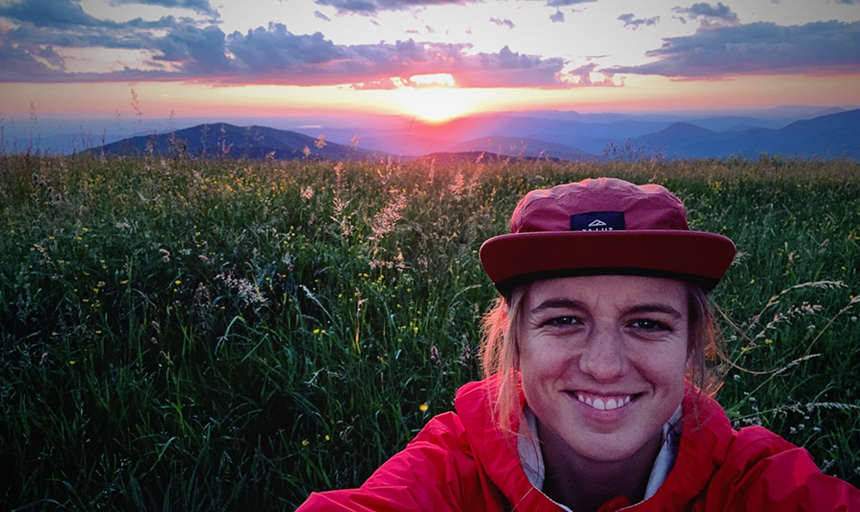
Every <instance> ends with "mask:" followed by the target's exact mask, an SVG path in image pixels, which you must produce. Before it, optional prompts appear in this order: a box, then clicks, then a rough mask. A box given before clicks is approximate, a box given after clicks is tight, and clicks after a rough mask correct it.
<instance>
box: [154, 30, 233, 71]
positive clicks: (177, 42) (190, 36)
mask: <svg viewBox="0 0 860 512" xmlns="http://www.w3.org/2000/svg"><path fill="white" fill-rule="evenodd" d="M157 48H158V50H160V51H161V55H158V56H156V57H155V58H154V60H163V61H171V62H174V63H176V64H178V65H180V66H181V67H182V69H184V71H185V72H187V73H190V74H210V73H216V72H225V71H230V70H231V68H232V65H231V63H230V61H229V60H228V59H227V56H226V54H225V49H226V46H225V36H224V32H222V31H221V29H220V28H218V27H216V26H214V25H212V26H208V27H206V28H203V29H200V28H197V27H194V26H189V25H185V26H178V27H175V28H174V29H172V30H170V31H169V32H168V33H167V35H166V36H165V37H163V38H160V39H159V40H158V42H157Z"/></svg>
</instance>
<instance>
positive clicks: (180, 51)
mask: <svg viewBox="0 0 860 512" xmlns="http://www.w3.org/2000/svg"><path fill="white" fill-rule="evenodd" d="M116 1H120V2H131V1H132V0H116ZM135 1H138V2H139V3H148V4H158V5H162V6H167V7H182V8H186V9H192V10H194V11H196V12H197V13H198V14H201V15H204V16H210V19H209V20H207V21H202V22H201V21H199V20H195V19H192V18H189V17H174V16H165V17H162V18H161V19H159V20H154V21H146V20H143V19H140V18H138V19H133V20H130V21H127V22H122V23H118V22H113V21H108V20H102V19H98V18H96V17H94V16H92V15H90V14H88V13H86V12H85V11H84V10H83V9H82V8H81V6H80V4H79V1H78V0H30V1H27V2H23V3H11V4H0V18H5V19H6V20H9V21H11V22H12V24H13V25H8V24H7V22H4V21H2V19H0V81H3V82H98V81H146V80H159V81H169V80H177V81H191V82H194V81H199V82H203V83H209V84H221V85H234V84H235V85H240V84H255V83H257V84H284V85H305V86H311V85H341V84H353V86H354V87H355V88H364V89H368V88H392V87H396V84H395V82H394V81H392V77H399V79H400V81H401V83H408V77H409V76H412V75H419V74H435V73H450V74H452V75H453V76H454V77H455V80H456V81H457V84H458V85H460V86H461V87H541V88H557V87H575V86H595V85H616V84H615V83H614V82H613V80H612V78H611V77H612V76H613V75H615V74H619V73H628V74H654V75H663V76H668V77H676V78H693V79H695V78H714V77H723V76H731V75H740V74H787V73H809V74H814V73H857V72H858V71H860V22H855V23H842V22H837V21H831V22H826V23H809V24H806V25H799V26H779V25H775V24H773V23H752V24H747V25H741V24H739V23H738V21H737V16H736V15H735V14H734V13H733V12H731V10H730V9H728V8H727V7H725V6H724V5H723V4H721V3H718V4H717V5H716V6H711V5H710V4H694V5H693V6H691V7H689V8H684V9H681V8H677V9H676V12H678V13H679V14H680V15H682V16H686V17H689V18H690V19H697V20H699V21H700V23H701V26H700V28H699V29H698V30H697V31H696V33H695V34H693V35H690V36H685V37H675V38H668V39H665V40H664V44H663V46H662V47H661V48H659V49H655V50H652V51H650V52H647V55H648V56H649V57H651V58H653V59H655V60H654V61H653V62H651V63H648V64H644V65H639V66H616V67H612V68H605V69H595V65H594V64H589V65H588V66H584V67H580V68H578V69H574V70H567V71H566V68H565V65H566V64H567V63H566V62H565V61H564V60H563V59H561V58H544V57H540V56H534V55H525V54H521V53H518V52H516V51H513V50H511V49H510V48H509V47H508V46H505V47H503V48H502V49H500V50H499V51H498V52H495V53H477V54H474V53H472V48H471V46H470V45H468V44H452V43H423V42H418V41H415V40H413V39H409V40H406V41H397V42H395V43H387V42H380V43H377V44H366V45H348V46H347V45H337V44H334V42H332V41H331V40H329V39H326V38H325V36H324V35H323V34H321V33H315V34H309V35H299V34H294V33H292V32H290V31H289V30H288V29H287V27H286V26H285V25H283V24H278V23H270V24H269V25H268V26H267V27H258V28H256V29H253V30H248V31H247V32H244V33H243V32H233V33H231V34H226V33H224V32H223V31H222V30H221V29H220V28H219V27H218V26H217V25H215V24H212V21H213V19H214V18H216V17H217V12H216V11H215V10H214V9H212V7H211V5H210V4H209V2H208V0H135ZM583 1H592V0H550V1H549V2H548V3H549V4H552V5H557V6H561V5H571V4H575V3H583ZM844 1H847V0H844ZM325 2H329V4H325V5H335V2H340V3H338V4H337V5H336V7H338V9H346V8H347V7H349V8H350V9H353V10H359V9H369V10H368V12H371V11H373V10H374V9H375V10H379V9H381V8H386V9H400V8H405V7H403V6H405V5H411V6H415V5H437V4H446V3H452V2H448V1H446V0H317V3H319V4H324V3H325ZM368 6H369V7H368ZM558 12H559V13H560V11H558ZM320 15H321V16H322V19H325V16H324V15H322V14H321V13H320ZM618 19H619V20H620V21H622V22H624V23H625V26H630V27H631V28H635V27H640V26H649V25H653V24H656V23H657V22H658V18H649V19H637V18H636V17H635V16H634V15H633V14H625V15H622V16H620V17H619V18H618ZM491 21H493V22H494V23H498V24H500V25H503V26H508V27H510V28H513V26H514V24H513V23H512V22H510V21H509V20H501V19H500V20H491ZM13 27H14V28H13ZM157 34H158V35H159V36H161V35H162V34H164V35H163V36H161V37H158V36H157ZM84 47H103V48H113V49H127V50H142V51H145V52H147V54H148V55H150V58H149V59H150V60H149V61H148V64H149V66H150V67H151V68H152V69H150V70H139V69H132V68H125V69H122V70H119V71H114V72H110V73H71V72H69V71H68V70H67V69H66V65H65V60H64V58H63V56H62V54H61V53H62V52H61V51H58V50H59V49H61V48H84ZM594 71H596V72H600V73H604V74H605V75H607V76H608V77H609V78H608V79H605V80H601V81H595V82H592V81H591V80H590V73H591V72H594Z"/></svg>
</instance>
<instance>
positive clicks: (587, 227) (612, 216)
mask: <svg viewBox="0 0 860 512" xmlns="http://www.w3.org/2000/svg"><path fill="white" fill-rule="evenodd" d="M624 228H625V222H624V212H586V213H578V214H576V215H571V216H570V230H571V231H617V230H623V229H624Z"/></svg>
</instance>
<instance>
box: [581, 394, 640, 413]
mask: <svg viewBox="0 0 860 512" xmlns="http://www.w3.org/2000/svg"><path fill="white" fill-rule="evenodd" d="M576 399H577V400H579V401H580V402H582V403H584V404H586V405H589V406H591V407H594V408H595V409H597V410H599V411H612V410H615V409H618V408H619V407H624V406H625V405H627V404H629V403H630V397H629V396H625V397H624V398H619V399H617V400H616V399H615V398H610V399H608V400H606V401H604V400H603V399H602V398H595V399H594V400H592V399H591V397H586V396H585V395H583V394H582V393H578V394H577V395H576Z"/></svg>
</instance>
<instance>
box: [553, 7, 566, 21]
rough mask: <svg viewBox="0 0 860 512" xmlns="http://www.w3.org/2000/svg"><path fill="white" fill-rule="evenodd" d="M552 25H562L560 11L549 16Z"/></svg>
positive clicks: (562, 17)
mask: <svg viewBox="0 0 860 512" xmlns="http://www.w3.org/2000/svg"><path fill="white" fill-rule="evenodd" d="M549 19H550V20H552V22H553V23H559V22H561V23H564V13H563V12H561V9H556V11H555V14H551V15H550V17H549Z"/></svg>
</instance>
